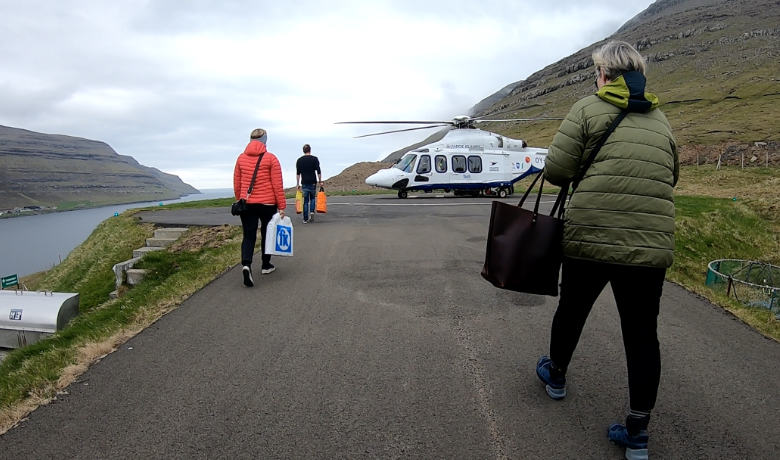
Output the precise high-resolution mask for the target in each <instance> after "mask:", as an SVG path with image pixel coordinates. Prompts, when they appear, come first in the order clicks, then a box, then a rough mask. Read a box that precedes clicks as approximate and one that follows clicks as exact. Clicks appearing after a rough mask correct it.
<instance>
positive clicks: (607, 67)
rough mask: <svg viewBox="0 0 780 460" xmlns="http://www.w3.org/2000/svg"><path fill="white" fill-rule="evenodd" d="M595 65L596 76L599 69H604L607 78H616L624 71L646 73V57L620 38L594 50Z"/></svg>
mask: <svg viewBox="0 0 780 460" xmlns="http://www.w3.org/2000/svg"><path fill="white" fill-rule="evenodd" d="M593 65H595V66H596V76H597V77H598V75H599V69H601V70H603V71H604V76H605V77H606V78H607V80H614V79H616V78H617V77H619V76H620V75H621V74H622V73H624V72H632V71H636V72H640V73H641V74H642V75H644V74H645V69H646V65H645V58H643V57H642V55H641V54H639V51H637V50H636V49H635V48H634V47H633V46H631V45H629V44H628V43H626V42H624V41H620V40H612V41H610V42H608V43H607V44H605V45H604V46H602V47H601V48H597V49H596V50H595V51H594V52H593Z"/></svg>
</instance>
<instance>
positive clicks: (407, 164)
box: [393, 154, 417, 173]
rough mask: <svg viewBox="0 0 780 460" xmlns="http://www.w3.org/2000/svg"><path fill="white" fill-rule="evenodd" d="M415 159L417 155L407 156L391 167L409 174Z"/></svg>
mask: <svg viewBox="0 0 780 460" xmlns="http://www.w3.org/2000/svg"><path fill="white" fill-rule="evenodd" d="M416 159H417V155H413V154H407V155H404V157H403V158H401V161H399V162H398V163H396V164H394V165H393V168H398V169H400V170H401V171H403V172H407V173H410V172H412V168H413V167H414V160H416Z"/></svg>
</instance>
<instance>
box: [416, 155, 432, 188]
mask: <svg viewBox="0 0 780 460" xmlns="http://www.w3.org/2000/svg"><path fill="white" fill-rule="evenodd" d="M431 174H432V173H431V156H430V155H420V161H419V162H417V174H416V175H415V176H414V182H415V183H425V182H430V180H431Z"/></svg>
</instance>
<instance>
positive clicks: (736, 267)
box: [705, 259, 780, 319]
mask: <svg viewBox="0 0 780 460" xmlns="http://www.w3.org/2000/svg"><path fill="white" fill-rule="evenodd" d="M705 284H706V285H707V286H709V287H710V288H712V289H713V290H720V291H722V292H723V291H725V293H726V295H727V296H734V298H735V299H737V301H739V302H741V303H742V304H744V305H747V306H751V307H762V308H766V309H768V310H770V311H771V312H773V313H775V317H776V318H777V319H780V267H778V266H776V265H772V264H770V263H766V262H757V261H752V260H740V259H719V260H713V261H712V262H710V263H709V264H708V265H707V280H706V282H705Z"/></svg>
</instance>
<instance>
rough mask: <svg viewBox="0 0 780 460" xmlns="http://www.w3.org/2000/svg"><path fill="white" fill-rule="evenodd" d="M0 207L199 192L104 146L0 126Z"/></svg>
mask: <svg viewBox="0 0 780 460" xmlns="http://www.w3.org/2000/svg"><path fill="white" fill-rule="evenodd" d="M0 165H2V167H0V203H2V204H0V208H2V209H13V208H17V207H25V206H40V207H45V208H55V207H56V208H60V209H62V208H65V209H72V208H77V207H93V206H99V205H107V204H118V203H132V202H138V201H157V200H167V199H173V198H178V197H180V196H183V195H187V194H192V193H200V192H199V191H198V190H197V189H195V188H194V187H192V186H191V185H189V184H186V183H184V182H183V181H182V180H181V179H180V178H179V177H178V176H175V175H172V174H168V173H165V172H162V171H160V170H158V169H156V168H152V167H149V166H144V165H142V164H140V163H138V161H136V160H135V158H133V157H131V156H128V155H120V154H118V153H117V152H116V151H115V150H114V149H113V148H111V146H110V145H108V144H107V143H105V142H102V141H97V140H92V139H85V138H81V137H74V136H68V135H64V134H45V133H39V132H35V131H30V130H27V129H22V128H13V127H9V126H0Z"/></svg>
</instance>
